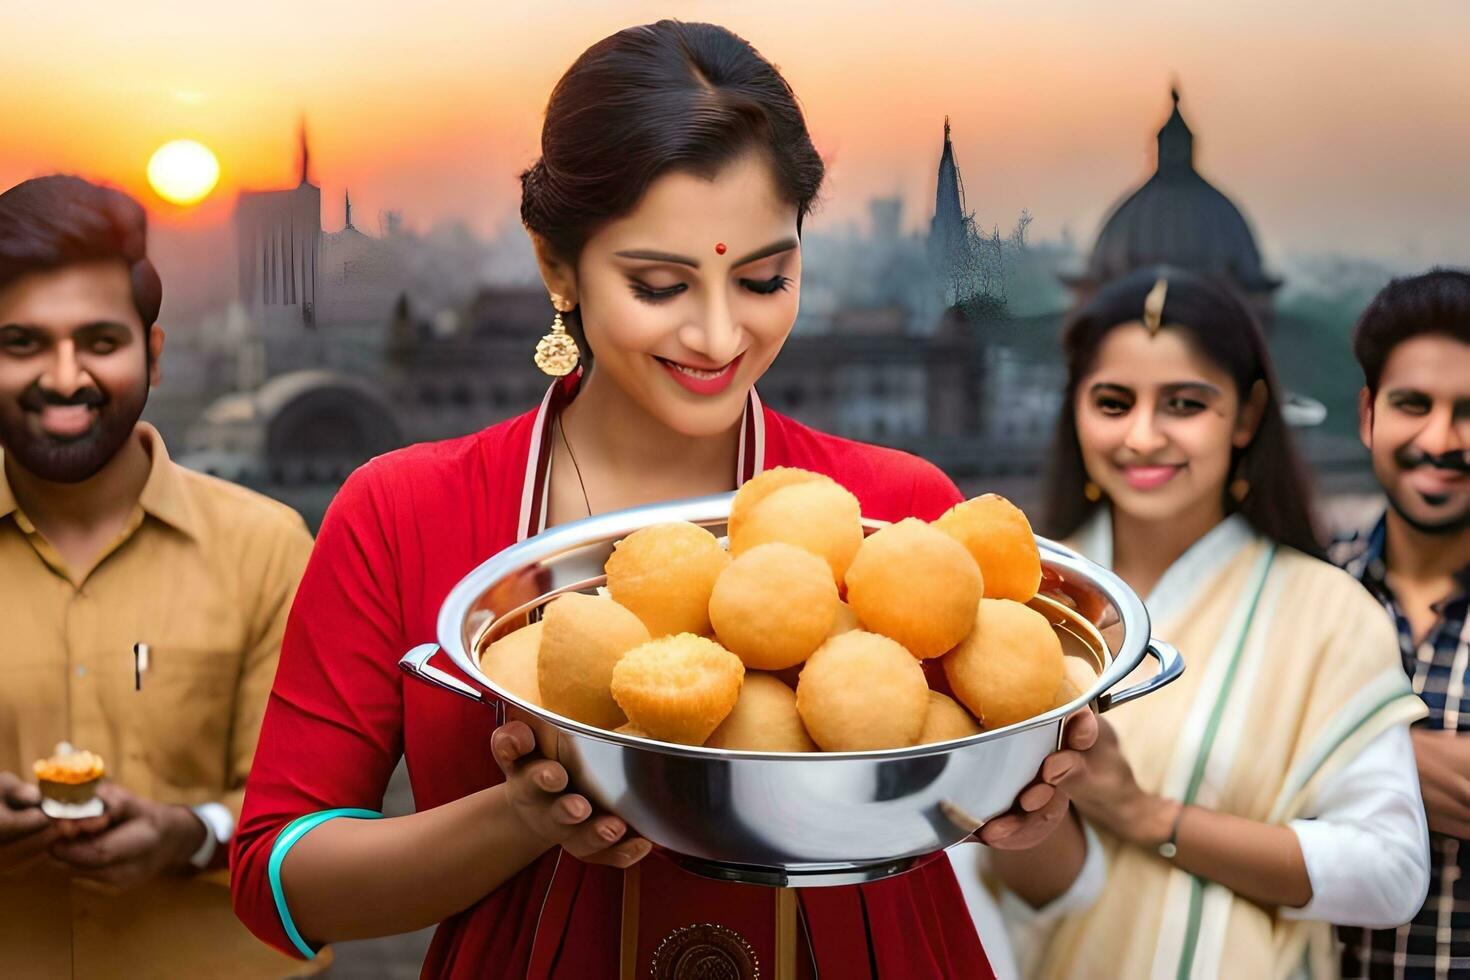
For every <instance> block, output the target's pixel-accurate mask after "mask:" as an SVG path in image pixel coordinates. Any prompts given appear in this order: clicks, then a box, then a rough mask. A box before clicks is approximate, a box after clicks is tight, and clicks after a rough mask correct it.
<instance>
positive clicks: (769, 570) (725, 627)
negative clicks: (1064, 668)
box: [709, 542, 840, 670]
mask: <svg viewBox="0 0 1470 980" xmlns="http://www.w3.org/2000/svg"><path fill="white" fill-rule="evenodd" d="M839 604H840V601H839V600H838V598H837V586H836V585H835V584H834V583H833V581H832V573H831V570H830V569H829V568H828V566H827V563H826V562H824V561H822V559H820V558H818V557H817V556H816V555H814V554H812V553H811V552H809V551H803V550H802V549H801V548H798V547H796V546H795V545H790V544H781V543H779V542H772V543H770V544H763V545H761V546H760V547H758V548H752V549H751V550H750V551H747V552H746V553H745V554H743V555H741V556H740V557H738V558H736V559H735V560H734V561H732V562H731V563H730V567H729V568H727V569H725V571H724V572H723V573H722V574H721V575H720V578H719V581H717V582H715V588H714V592H713V593H712V594H711V595H710V600H709V618H710V621H711V622H712V623H714V627H715V635H716V636H717V637H719V640H720V642H721V643H722V644H724V645H725V648H726V649H728V650H730V651H731V652H732V653H734V654H735V655H736V656H738V657H739V658H740V659H741V660H743V661H744V662H745V665H746V666H747V667H750V668H752V669H754V670H782V669H784V668H786V667H791V666H793V665H795V664H799V663H801V662H802V661H803V660H805V659H806V658H807V657H809V656H811V654H812V651H814V650H816V648H817V647H819V646H821V645H822V642H823V641H824V640H826V639H827V634H828V633H829V632H830V631H831V630H832V623H833V621H834V620H835V619H836V618H837V607H838V606H839Z"/></svg>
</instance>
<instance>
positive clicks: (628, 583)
mask: <svg viewBox="0 0 1470 980" xmlns="http://www.w3.org/2000/svg"><path fill="white" fill-rule="evenodd" d="M729 564H730V553H729V552H728V551H726V550H725V549H724V548H721V547H720V542H719V541H718V540H717V539H716V538H715V536H714V535H713V534H711V533H709V531H707V530H705V529H704V528H702V527H700V526H699V525H697V524H690V523H688V522H687V521H674V522H670V523H667V524H654V525H652V526H650V527H645V528H640V529H639V530H637V531H634V532H633V533H632V534H630V535H628V536H627V537H626V538H624V539H623V540H621V541H619V542H618V543H617V545H616V546H615V547H614V548H613V553H612V554H611V555H610V556H609V557H608V559H607V565H606V570H607V590H608V594H609V595H611V596H612V598H613V601H614V602H616V603H618V604H619V605H621V606H623V607H624V608H627V609H631V610H632V611H633V613H634V614H635V615H636V616H637V617H638V618H639V619H641V620H643V625H645V626H647V627H648V632H649V634H650V635H652V636H670V635H672V634H674V633H698V634H701V635H703V634H707V633H708V632H709V631H710V622H709V595H710V591H711V590H712V589H714V587H715V579H717V578H719V577H720V573H721V572H723V571H724V570H725V567H726V566H727V565H729Z"/></svg>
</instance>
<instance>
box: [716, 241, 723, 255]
mask: <svg viewBox="0 0 1470 980" xmlns="http://www.w3.org/2000/svg"><path fill="white" fill-rule="evenodd" d="M715 254H716V255H724V254H725V243H724V242H715Z"/></svg>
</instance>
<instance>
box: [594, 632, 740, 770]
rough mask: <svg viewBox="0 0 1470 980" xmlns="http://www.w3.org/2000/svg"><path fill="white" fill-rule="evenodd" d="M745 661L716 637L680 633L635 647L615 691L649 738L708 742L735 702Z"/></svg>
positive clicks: (617, 675) (621, 666)
mask: <svg viewBox="0 0 1470 980" xmlns="http://www.w3.org/2000/svg"><path fill="white" fill-rule="evenodd" d="M744 677H745V665H744V664H742V663H741V662H740V658H739V657H737V656H735V654H733V653H731V652H730V651H729V650H726V649H725V648H724V647H722V646H720V645H719V644H718V643H716V642H715V641H714V640H710V639H706V638H705V637H702V636H695V635H694V634H693V633H679V634H677V635H676V636H666V637H662V638H660V639H657V640H650V641H649V642H647V643H645V644H643V645H642V646H639V647H634V648H633V649H632V650H629V651H628V652H627V653H626V654H625V655H624V656H623V659H621V660H619V661H618V665H617V666H616V667H615V668H613V676H612V695H613V698H615V699H616V700H617V703H618V706H619V707H620V708H622V710H623V712H624V713H625V714H626V715H627V716H628V721H629V722H630V723H632V724H633V725H634V726H635V727H636V728H638V729H641V730H642V731H643V732H647V733H648V737H649V738H657V739H662V740H663V741H665V742H679V743H682V744H684V745H702V744H704V740H705V739H707V738H709V736H710V733H711V732H713V731H714V730H715V729H716V728H717V727H719V724H720V722H722V721H724V720H725V717H726V716H727V715H729V714H730V710H731V709H732V708H734V707H735V701H736V700H737V699H738V698H739V697H740V686H741V681H742V680H743V679H744Z"/></svg>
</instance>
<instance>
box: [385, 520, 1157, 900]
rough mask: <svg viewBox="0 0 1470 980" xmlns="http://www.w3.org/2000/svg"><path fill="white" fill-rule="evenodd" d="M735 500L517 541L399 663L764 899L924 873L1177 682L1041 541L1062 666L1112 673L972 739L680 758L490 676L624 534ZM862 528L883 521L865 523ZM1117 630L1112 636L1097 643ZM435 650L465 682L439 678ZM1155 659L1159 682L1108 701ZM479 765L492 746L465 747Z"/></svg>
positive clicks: (708, 870) (1047, 602)
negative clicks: (786, 891) (1106, 729)
mask: <svg viewBox="0 0 1470 980" xmlns="http://www.w3.org/2000/svg"><path fill="white" fill-rule="evenodd" d="M731 496H732V495H731V494H721V495H717V496H712V497H701V498H697V499H693V500H682V501H675V502H671V503H664V504H655V505H651V506H648V507H638V508H634V509H631V510H624V511H618V512H616V513H610V514H601V515H598V516H596V517H591V518H588V519H586V520H583V521H578V522H576V523H574V524H565V525H562V526H560V527H556V528H552V529H551V530H549V531H546V532H545V533H543V534H539V535H537V536H535V537H533V538H530V539H528V540H526V541H522V542H520V543H519V544H516V545H514V546H512V547H510V548H507V549H506V550H504V551H502V552H500V553H499V554H498V555H496V556H495V557H493V558H491V559H490V560H489V561H486V562H485V563H484V564H482V565H480V567H478V568H476V569H475V570H474V571H472V572H470V574H468V575H466V576H465V577H464V579H462V580H461V581H460V582H459V584H458V585H456V586H455V587H454V589H453V590H452V591H451V592H450V593H449V595H448V597H447V598H446V599H445V600H444V603H443V606H442V607H441V608H440V611H439V621H438V635H439V642H438V643H437V644H432V643H430V644H424V645H422V646H419V647H416V648H414V649H413V650H411V651H410V652H409V653H408V654H406V655H405V656H404V657H403V659H402V661H401V662H400V666H401V667H402V668H403V669H404V670H405V671H407V672H408V673H410V674H413V675H414V676H416V677H419V678H421V679H423V680H426V681H429V682H431V683H434V684H437V685H439V686H441V687H444V688H447V689H449V690H451V691H454V692H456V693H458V694H461V695H463V696H465V697H468V698H471V699H473V700H476V701H480V702H482V703H484V704H486V705H487V706H489V707H492V708H494V709H495V710H496V711H497V713H498V715H499V717H500V719H501V721H504V720H505V719H506V718H507V717H518V718H521V719H523V720H525V721H526V722H527V723H528V724H530V725H531V727H532V728H533V729H534V730H535V731H536V734H537V738H538V741H539V742H540V744H541V747H542V751H543V752H545V753H546V754H547V755H548V756H551V757H553V758H556V759H557V760H559V761H560V762H561V763H562V764H563V765H564V766H565V767H566V768H567V771H568V773H569V774H570V776H571V778H572V781H573V785H574V786H575V788H576V789H577V790H578V791H580V792H581V793H583V794H585V795H586V796H587V797H588V798H589V799H591V800H592V801H593V802H594V803H596V804H597V805H598V806H600V807H602V808H603V809H605V810H607V811H608V812H610V813H614V814H616V815H618V816H619V817H621V818H623V819H624V820H626V821H627V822H628V824H629V825H630V826H631V827H633V828H634V829H635V830H636V831H637V832H638V833H639V834H641V835H643V836H644V837H646V838H648V839H649V840H650V841H652V842H653V843H654V844H656V845H658V846H660V847H662V848H664V849H665V850H666V851H667V852H668V853H669V854H670V856H672V857H673V858H674V859H675V860H677V861H679V862H680V863H681V864H683V865H684V866H686V867H687V868H689V869H690V870H693V871H696V872H698V873H700V874H704V875H707V876H710V877H714V878H720V879H723V880H729V881H741V882H748V883H755V884H764V885H793V886H815V885H839V884H853V883H857V882H862V881H872V880H876V879H878V878H883V877H887V876H888V875H893V874H898V873H900V872H903V871H906V870H909V869H911V868H913V867H915V866H917V865H918V864H920V863H922V862H923V861H924V860H925V859H926V858H928V857H930V856H933V855H935V854H937V853H938V852H940V851H942V850H943V849H944V848H947V847H949V846H951V845H953V844H957V843H959V842H960V841H963V840H964V839H965V838H967V837H969V836H970V835H971V834H972V833H974V831H975V830H976V829H978V828H979V826H980V825H981V824H982V823H984V821H986V820H988V819H990V818H991V817H994V816H996V815H998V814H1000V813H1002V812H1004V811H1005V810H1007V809H1009V808H1010V806H1011V804H1012V802H1013V801H1014V800H1015V797H1016V795H1017V793H1019V792H1020V791H1021V790H1022V789H1023V788H1024V787H1025V786H1026V785H1027V784H1028V783H1029V782H1030V781H1031V780H1032V779H1034V778H1035V776H1036V772H1037V769H1038V768H1039V767H1040V765H1041V761H1042V759H1044V758H1045V757H1046V755H1047V754H1048V753H1050V752H1052V751H1054V750H1055V749H1056V748H1057V746H1058V744H1059V741H1060V738H1061V731H1062V722H1063V720H1064V719H1065V717H1066V716H1067V715H1068V714H1069V713H1071V712H1072V711H1075V710H1077V709H1078V708H1080V707H1082V706H1083V705H1085V704H1088V703H1091V704H1093V705H1094V706H1095V707H1096V708H1097V709H1099V710H1102V711H1106V710H1108V709H1109V708H1112V707H1114V706H1116V705H1119V704H1123V703H1125V702H1128V701H1132V700H1134V699H1135V698H1138V697H1142V696H1143V695H1145V694H1148V693H1150V692H1152V691H1154V690H1157V689H1158V688H1160V687H1163V686H1164V685H1165V684H1168V683H1169V682H1171V681H1173V680H1174V679H1175V678H1176V677H1178V676H1179V674H1180V673H1181V672H1182V671H1183V669H1184V664H1183V661H1182V660H1181V659H1180V657H1179V654H1178V652H1177V651H1176V650H1174V649H1173V648H1172V647H1170V646H1169V645H1167V644H1165V643H1161V642H1159V641H1157V640H1151V639H1150V638H1149V621H1148V613H1147V612H1146V611H1145V609H1144V606H1143V603H1142V602H1141V601H1140V600H1139V598H1138V597H1137V596H1136V595H1135V594H1134V593H1133V591H1132V590H1131V589H1129V588H1128V587H1127V586H1126V585H1124V584H1123V582H1122V581H1121V580H1120V579H1118V578H1117V576H1115V575H1113V574H1112V573H1111V572H1109V571H1108V570H1107V569H1105V568H1103V567H1101V566H1100V565H1097V564H1095V563H1093V562H1090V561H1088V560H1087V559H1085V558H1082V557H1081V556H1080V555H1077V554H1076V553H1074V552H1072V551H1070V550H1068V549H1066V548H1063V547H1061V546H1060V545H1057V544H1054V543H1052V542H1050V541H1047V540H1045V539H1038V542H1039V544H1040V547H1041V553H1042V562H1043V565H1044V567H1045V575H1044V581H1043V587H1044V589H1046V590H1048V594H1047V595H1041V596H1038V597H1037V598H1036V599H1035V600H1033V601H1032V607H1033V608H1036V609H1038V610H1040V611H1041V612H1043V613H1044V614H1045V615H1047V617H1048V618H1049V619H1050V620H1051V621H1052V623H1053V626H1054V628H1055V629H1056V630H1057V631H1058V635H1059V636H1060V637H1061V639H1062V641H1063V649H1064V650H1065V651H1066V652H1067V654H1068V655H1069V656H1080V657H1083V658H1085V659H1088V660H1089V661H1090V662H1091V663H1092V665H1093V667H1094V669H1098V668H1100V669H1101V673H1100V675H1099V677H1098V679H1097V682H1096V684H1094V685H1093V686H1092V688H1091V689H1089V690H1087V691H1085V692H1083V693H1082V694H1081V695H1080V696H1079V697H1078V698H1077V699H1076V700H1075V701H1074V702H1072V703H1071V704H1067V705H1064V706H1061V707H1058V708H1056V709H1054V710H1052V711H1048V712H1046V713H1045V714H1042V715H1038V716H1036V717H1035V718H1032V719H1030V720H1028V721H1025V722H1021V723H1019V724H1015V725H1011V726H1008V727H1006V728H1000V729H995V730H993V731H985V732H982V733H980V734H978V735H973V736H971V737H969V738H965V739H958V740H955V741H951V742H941V743H936V744H932V745H921V746H915V747H913V748H905V749H887V750H882V751H868V752H822V753H777V752H733V751H728V750H724V749H714V748H704V747H701V746H681V745H670V744H667V743H664V742H658V741H653V740H651V739H645V738H639V737H637V736H634V735H620V734H617V733H615V732H610V731H604V730H603V729H600V728H593V727H591V726H589V725H584V724H581V723H580V722H576V721H573V720H571V719H570V718H564V717H562V716H561V715H558V714H555V713H553V712H550V711H547V710H546V709H545V708H542V707H539V706H537V705H534V704H529V703H526V702H525V701H522V700H521V699H520V698H518V697H516V696H515V695H513V694H511V693H510V692H508V691H505V690H503V689H502V688H500V687H499V686H498V685H497V684H496V683H495V682H494V681H492V680H491V679H490V678H489V677H487V676H486V675H485V674H484V673H483V672H481V670H480V665H479V657H478V651H480V650H483V649H484V647H485V646H486V645H487V644H488V643H489V642H490V641H492V640H494V639H497V638H498V637H499V636H501V635H503V634H504V633H506V632H509V631H510V630H512V629H515V628H517V627H519V626H520V625H521V624H522V623H523V622H525V621H526V619H527V617H528V616H529V617H531V618H535V617H536V615H537V611H538V610H539V609H540V607H541V606H543V605H545V604H546V603H547V602H549V601H550V600H551V599H553V598H555V597H556V596H558V595H560V594H562V593H564V592H569V591H589V590H592V589H594V588H596V587H597V586H599V585H601V584H602V583H603V582H604V580H605V576H604V574H603V570H602V569H603V565H604V563H605V562H606V560H607V557H608V555H610V554H611V553H612V549H613V545H614V544H615V543H616V542H617V541H618V540H619V539H621V538H623V537H626V536H627V535H628V534H630V533H632V532H633V531H636V530H637V529H639V528H641V527H646V526H648V525H650V524H657V523H661V522H665V521H691V522H693V523H695V524H699V525H702V526H704V527H707V528H709V529H710V530H711V531H712V532H714V533H715V534H717V535H720V534H723V533H724V524H725V520H726V518H727V517H728V515H729V512H730V500H731ZM867 523H868V530H869V531H870V532H871V531H872V530H874V529H876V528H878V527H881V526H882V524H881V522H867ZM1104 629H1106V633H1107V635H1108V638H1109V639H1107V640H1105V639H1104V635H1103V630H1104ZM440 650H442V651H443V652H444V653H445V654H447V655H448V657H449V659H450V660H452V661H453V662H454V665H455V666H456V667H458V668H459V671H460V672H461V673H462V674H463V675H464V676H465V677H467V678H469V680H470V683H465V682H464V681H463V680H461V679H459V678H458V677H455V676H454V675H453V674H450V673H448V672H446V671H445V670H442V669H441V668H439V667H436V666H435V665H434V664H433V663H432V662H431V661H432V658H433V657H434V656H435V655H436V654H437V653H438V652H439V651H440ZM1145 655H1151V656H1153V657H1154V658H1155V659H1157V660H1158V661H1159V671H1158V673H1157V674H1155V675H1154V676H1152V677H1151V678H1149V679H1147V680H1146V681H1144V682H1142V683H1139V684H1137V685H1135V686H1133V687H1130V688H1127V689H1126V690H1122V691H1117V692H1114V691H1113V688H1114V687H1115V686H1116V685H1117V684H1118V683H1119V682H1120V681H1122V680H1123V678H1125V677H1126V676H1128V674H1130V673H1131V672H1132V671H1133V670H1134V669H1135V668H1136V667H1138V665H1139V664H1140V663H1141V661H1142V660H1143V658H1144V656H1145ZM462 749H463V751H466V752H486V751H489V749H488V746H484V745H473V746H463V747H462Z"/></svg>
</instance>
